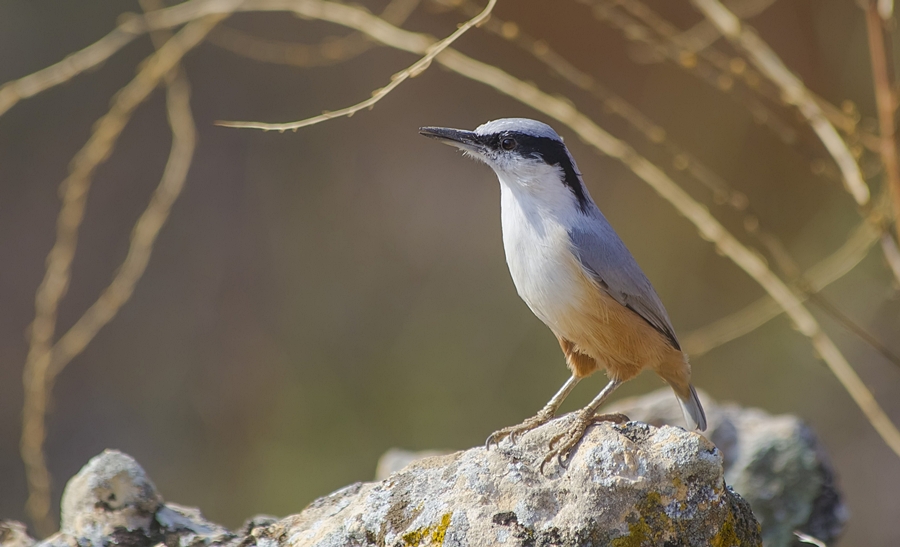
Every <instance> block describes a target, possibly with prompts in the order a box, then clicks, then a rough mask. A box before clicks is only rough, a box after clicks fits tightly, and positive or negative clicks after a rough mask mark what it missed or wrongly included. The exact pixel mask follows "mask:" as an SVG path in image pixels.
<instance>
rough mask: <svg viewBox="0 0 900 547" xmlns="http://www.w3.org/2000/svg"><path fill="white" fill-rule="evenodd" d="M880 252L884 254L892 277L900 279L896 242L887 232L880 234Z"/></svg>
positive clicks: (899, 259) (898, 253) (899, 252)
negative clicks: (892, 273) (892, 274)
mask: <svg viewBox="0 0 900 547" xmlns="http://www.w3.org/2000/svg"><path fill="white" fill-rule="evenodd" d="M895 222H896V221H895ZM881 250H882V252H884V259H885V260H886V261H887V263H888V266H889V267H890V268H891V271H892V272H894V277H895V278H896V279H900V250H898V249H897V242H896V241H894V238H893V237H891V233H890V232H888V231H887V230H884V231H883V232H882V234H881Z"/></svg>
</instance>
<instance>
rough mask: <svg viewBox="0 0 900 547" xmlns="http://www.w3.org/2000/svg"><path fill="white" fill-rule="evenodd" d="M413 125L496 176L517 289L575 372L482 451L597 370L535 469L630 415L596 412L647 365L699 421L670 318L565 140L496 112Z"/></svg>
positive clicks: (521, 428)
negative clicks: (470, 121)
mask: <svg viewBox="0 0 900 547" xmlns="http://www.w3.org/2000/svg"><path fill="white" fill-rule="evenodd" d="M419 133H420V134H422V135H424V136H426V137H430V138H433V139H436V140H438V141H440V142H442V143H445V144H449V145H452V146H454V147H456V148H459V149H460V150H462V151H463V154H464V155H465V156H468V157H470V158H473V159H475V160H478V161H481V162H483V163H486V164H487V165H488V166H489V167H491V168H492V169H493V171H494V173H495V174H496V175H497V178H498V179H499V181H500V211H501V215H500V216H501V225H502V232H503V247H504V251H505V254H506V263H507V265H508V267H509V272H510V275H511V276H512V280H513V283H514V284H515V287H516V291H517V292H518V294H519V296H520V297H521V298H522V300H524V301H525V303H526V304H527V305H528V307H529V308H530V309H531V311H532V312H533V313H534V315H536V316H537V318H538V319H540V320H541V321H542V322H543V323H544V324H545V325H546V326H547V327H549V328H550V330H551V331H552V332H553V334H554V335H555V336H556V339H557V340H558V341H559V346H560V348H561V349H562V352H563V354H564V356H565V361H566V365H567V366H568V368H569V371H570V372H571V376H570V378H569V379H568V380H567V381H566V382H565V384H563V386H562V387H561V388H560V389H559V391H558V392H557V393H556V394H555V395H554V396H553V397H552V398H551V399H550V401H549V402H548V403H547V404H546V405H545V406H544V407H543V408H542V409H541V410H540V411H539V412H538V413H537V414H536V415H535V416H533V417H531V418H528V419H527V420H525V421H524V422H522V423H521V424H518V425H515V426H511V427H507V428H503V429H501V430H499V431H496V432H494V433H493V434H492V435H491V436H490V437H488V441H487V446H488V448H490V446H491V444H499V442H500V441H502V440H503V439H505V438H509V440H510V441H511V442H515V440H516V437H517V436H518V435H521V434H523V433H525V432H527V431H530V430H532V429H535V428H537V427H539V426H541V425H543V424H545V423H547V422H549V421H550V420H551V419H553V418H554V417H555V415H556V412H557V410H558V409H559V407H560V405H561V404H562V402H563V401H564V400H565V399H566V397H567V396H568V395H569V394H570V393H571V392H572V390H573V389H574V388H575V386H576V385H577V384H578V383H579V382H580V381H581V380H582V379H584V378H586V377H588V376H590V375H591V374H593V373H594V372H597V371H598V370H601V369H602V370H605V371H606V374H607V376H608V378H609V382H608V383H607V384H606V386H605V387H604V388H603V390H602V391H600V393H599V394H598V395H597V396H596V397H595V398H594V399H593V400H592V401H591V402H590V403H589V404H588V405H587V406H586V407H584V408H583V409H581V410H579V411H577V413H576V416H575V419H574V421H573V422H572V424H571V426H568V428H567V429H566V430H565V431H564V432H563V433H560V434H559V435H556V436H555V437H554V438H552V439H551V441H550V443H549V450H548V453H547V456H546V458H545V459H544V461H543V463H542V464H541V468H542V469H543V466H544V464H546V463H547V462H548V461H552V459H553V458H554V457H555V458H557V460H558V462H559V464H560V465H562V466H565V465H567V463H568V462H569V461H570V459H571V455H572V453H573V450H574V448H575V447H576V446H577V444H578V443H579V442H580V440H581V438H582V437H583V436H584V434H585V432H586V431H587V428H588V427H589V426H590V425H591V424H593V423H596V422H598V421H604V420H608V421H617V420H621V419H623V418H625V417H623V416H622V415H600V416H598V415H597V410H598V409H599V408H600V406H601V405H602V404H603V403H604V402H605V401H606V400H607V399H608V398H609V396H610V395H611V394H612V393H613V391H615V390H616V388H618V387H619V386H620V385H622V383H624V382H626V381H628V380H630V379H632V378H634V377H635V376H637V375H638V374H639V373H640V372H641V371H643V370H644V369H650V370H652V371H653V372H655V373H656V374H657V375H659V376H660V377H661V378H662V379H663V380H665V381H666V382H667V383H668V384H669V386H671V388H672V390H673V391H674V392H675V396H676V398H677V399H678V402H679V403H680V405H681V409H682V411H683V414H684V419H685V422H686V423H687V425H688V427H689V428H690V429H697V430H700V431H703V430H705V429H706V415H705V413H704V411H703V406H702V405H701V403H700V399H699V397H698V396H697V391H696V390H695V389H694V387H693V385H691V365H690V362H689V361H688V357H687V355H686V354H685V353H684V351H683V350H682V348H681V344H680V343H679V342H678V337H677V336H676V335H675V329H674V328H673V327H672V322H671V321H670V320H669V315H668V313H666V309H665V307H664V306H663V303H662V301H661V300H660V298H659V295H658V294H657V293H656V290H655V289H654V288H653V285H652V284H651V283H650V281H649V280H648V279H647V276H646V275H645V274H644V272H643V271H642V270H641V268H640V266H638V263H637V261H636V260H635V259H634V257H633V256H632V254H631V252H630V251H629V250H628V248H627V247H626V246H625V243H624V242H623V241H622V240H621V239H620V238H619V236H618V234H616V231H615V230H614V229H613V227H612V226H611V225H610V223H609V222H608V221H607V219H606V217H605V216H604V215H603V213H601V212H600V209H599V208H598V207H597V205H596V203H595V202H594V200H593V198H592V197H591V195H590V193H589V192H588V189H587V187H586V186H585V184H584V180H583V178H582V175H581V172H580V171H579V170H578V167H577V165H576V164H575V160H574V158H573V157H572V154H571V153H570V152H569V150H568V148H567V147H566V145H565V144H564V143H563V139H562V137H560V136H559V134H557V132H556V131H554V130H553V128H552V127H550V126H549V125H547V124H545V123H543V122H540V121H537V120H532V119H528V118H503V119H498V120H493V121H489V122H487V123H484V124H482V125H480V126H479V127H477V128H476V129H475V130H474V131H468V130H462V129H451V128H446V127H421V128H420V129H419Z"/></svg>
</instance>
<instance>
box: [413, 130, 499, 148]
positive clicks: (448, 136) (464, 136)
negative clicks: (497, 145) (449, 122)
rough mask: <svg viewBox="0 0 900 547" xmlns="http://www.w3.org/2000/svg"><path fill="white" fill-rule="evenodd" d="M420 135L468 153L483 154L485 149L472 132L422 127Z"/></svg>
mask: <svg viewBox="0 0 900 547" xmlns="http://www.w3.org/2000/svg"><path fill="white" fill-rule="evenodd" d="M419 134H420V135H425V136H426V137H430V138H432V139H437V140H439V141H441V142H442V143H444V144H449V145H451V146H455V147H457V148H459V149H462V150H465V151H467V152H481V151H482V150H483V149H484V145H483V144H482V143H481V142H480V141H479V140H478V137H477V135H475V133H474V132H472V131H464V130H462V129H450V128H449V127H420V128H419Z"/></svg>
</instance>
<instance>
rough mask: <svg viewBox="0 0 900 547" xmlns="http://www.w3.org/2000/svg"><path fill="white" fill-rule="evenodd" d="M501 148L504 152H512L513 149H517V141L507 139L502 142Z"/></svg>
mask: <svg viewBox="0 0 900 547" xmlns="http://www.w3.org/2000/svg"><path fill="white" fill-rule="evenodd" d="M500 146H501V147H502V148H503V149H504V150H512V149H513V148H515V147H516V139H513V138H511V137H506V138H505V139H503V140H502V141H500Z"/></svg>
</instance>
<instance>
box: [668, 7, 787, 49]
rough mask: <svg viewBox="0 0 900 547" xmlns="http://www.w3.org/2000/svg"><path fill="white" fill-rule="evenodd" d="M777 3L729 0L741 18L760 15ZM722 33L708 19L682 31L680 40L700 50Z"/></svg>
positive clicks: (732, 8)
mask: <svg viewBox="0 0 900 547" xmlns="http://www.w3.org/2000/svg"><path fill="white" fill-rule="evenodd" d="M774 3H775V0H743V1H742V2H734V1H732V2H728V9H730V10H731V11H733V12H734V13H735V15H737V16H738V17H741V18H747V17H753V16H755V15H759V14H760V13H762V12H764V11H765V10H766V9H768V7H769V6H771V5H772V4H774ZM719 36H721V34H719V31H718V30H716V27H714V26H713V25H712V23H710V22H709V21H707V20H705V19H704V20H703V21H700V22H699V23H697V24H696V25H694V26H693V27H691V28H689V29H687V30H685V31H682V32H681V33H680V34H679V36H678V41H679V42H680V43H681V45H682V46H683V47H684V48H685V49H687V50H688V51H692V52H694V53H697V52H699V51H700V50H702V49H705V48H707V47H709V46H711V45H712V44H713V42H715V41H716V40H717V39H718V38H719Z"/></svg>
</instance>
